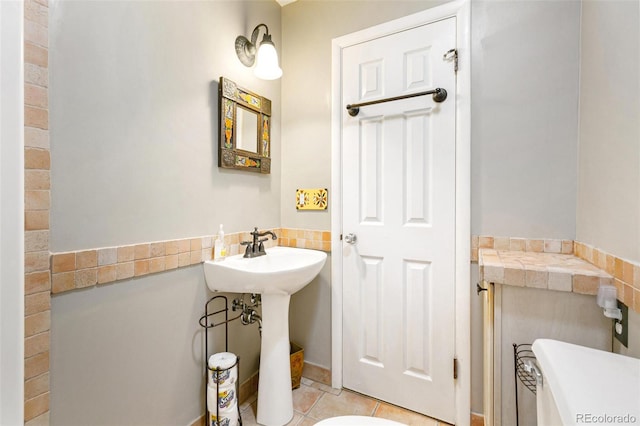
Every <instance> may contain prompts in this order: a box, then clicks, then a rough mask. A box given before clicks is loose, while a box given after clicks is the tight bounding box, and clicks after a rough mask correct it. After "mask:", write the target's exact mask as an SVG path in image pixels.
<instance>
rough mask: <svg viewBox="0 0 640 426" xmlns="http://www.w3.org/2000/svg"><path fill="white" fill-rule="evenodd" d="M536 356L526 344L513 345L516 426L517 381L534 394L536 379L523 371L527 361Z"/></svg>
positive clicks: (518, 422) (517, 420)
mask: <svg viewBox="0 0 640 426" xmlns="http://www.w3.org/2000/svg"><path fill="white" fill-rule="evenodd" d="M535 359H536V356H535V354H534V353H533V350H531V345H530V344H528V343H522V344H519V345H517V344H515V343H514V344H513V369H514V376H515V377H514V385H515V390H516V425H519V424H520V421H519V417H518V414H519V413H518V380H520V382H521V383H522V384H523V385H524V386H525V387H526V388H527V389H529V390H530V391H531V392H533V394H534V395H535V394H536V378H535V377H534V376H532V375H531V374H530V373H529V372H528V371H527V370H526V369H525V362H526V361H527V360H534V361H535Z"/></svg>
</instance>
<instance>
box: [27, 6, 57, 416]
mask: <svg viewBox="0 0 640 426" xmlns="http://www.w3.org/2000/svg"><path fill="white" fill-rule="evenodd" d="M35 1H38V2H41V1H43V0H35ZM50 417H51V416H49V411H47V412H46V413H43V414H40V415H39V416H38V417H35V418H33V419H31V420H29V421H28V422H25V423H24V426H49V425H50V424H51V419H50Z"/></svg>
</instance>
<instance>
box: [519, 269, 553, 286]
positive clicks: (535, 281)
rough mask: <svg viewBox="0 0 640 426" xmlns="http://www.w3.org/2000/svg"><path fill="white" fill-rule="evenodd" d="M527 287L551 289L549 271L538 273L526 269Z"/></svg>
mask: <svg viewBox="0 0 640 426" xmlns="http://www.w3.org/2000/svg"><path fill="white" fill-rule="evenodd" d="M524 275H525V286H526V287H532V288H548V287H549V273H548V272H547V271H538V270H534V269H526V270H525V272H524Z"/></svg>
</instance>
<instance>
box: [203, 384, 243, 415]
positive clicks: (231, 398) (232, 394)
mask: <svg viewBox="0 0 640 426" xmlns="http://www.w3.org/2000/svg"><path fill="white" fill-rule="evenodd" d="M236 399H237V398H236V388H235V386H233V385H232V386H220V387H218V392H217V393H216V387H215V386H207V408H208V409H209V411H210V412H212V413H215V412H216V406H217V407H218V411H219V412H227V411H232V410H233V409H234V407H235V406H236V404H237V401H236ZM236 411H237V409H236Z"/></svg>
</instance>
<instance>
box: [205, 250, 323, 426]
mask: <svg viewBox="0 0 640 426" xmlns="http://www.w3.org/2000/svg"><path fill="white" fill-rule="evenodd" d="M266 252H267V254H266V255H265V256H259V257H253V258H247V259H245V258H244V257H242V256H243V255H237V256H230V257H228V258H226V259H225V260H223V261H219V262H214V261H211V260H209V261H207V262H205V263H204V276H205V280H206V281H207V286H208V287H209V289H210V290H211V291H224V292H231V293H260V294H262V341H261V342H260V381H259V383H258V414H257V416H256V417H257V419H256V420H257V421H258V423H259V424H261V425H266V426H282V425H286V424H287V423H289V422H290V421H291V419H292V418H293V394H292V392H291V369H290V365H289V300H290V299H291V295H292V294H293V293H295V292H296V291H298V290H300V289H301V288H303V287H304V286H306V285H307V284H309V283H310V282H311V281H312V280H313V278H314V277H315V276H316V275H318V273H319V272H320V270H321V269H322V267H323V266H324V263H325V261H326V260H327V254H326V253H325V252H322V251H317V250H306V249H299V248H291V247H273V248H269V249H267V250H266Z"/></svg>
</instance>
